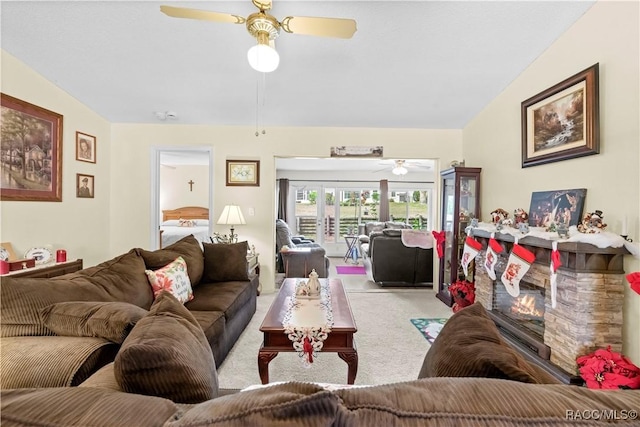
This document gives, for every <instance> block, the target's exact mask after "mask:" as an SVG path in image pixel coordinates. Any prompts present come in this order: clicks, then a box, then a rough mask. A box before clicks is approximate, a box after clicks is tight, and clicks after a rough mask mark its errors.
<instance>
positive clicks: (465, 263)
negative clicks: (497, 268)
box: [460, 236, 482, 276]
mask: <svg viewBox="0 0 640 427" xmlns="http://www.w3.org/2000/svg"><path fill="white" fill-rule="evenodd" d="M481 249H482V243H480V242H478V241H477V240H476V239H474V238H473V237H471V236H467V238H466V239H465V241H464V249H463V250H462V259H461V260H460V264H461V265H462V271H464V275H465V276H466V275H467V274H469V273H468V270H469V264H471V260H472V259H474V258H475V257H476V255H478V253H480V250H481Z"/></svg>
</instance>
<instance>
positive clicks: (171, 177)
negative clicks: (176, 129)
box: [150, 147, 214, 249]
mask: <svg viewBox="0 0 640 427" xmlns="http://www.w3.org/2000/svg"><path fill="white" fill-rule="evenodd" d="M212 165H213V148H212V147H152V149H151V173H152V177H151V184H152V185H151V187H152V188H151V191H152V193H151V221H150V223H151V233H150V235H151V248H153V249H158V248H160V247H166V246H168V245H170V244H171V243H173V242H175V241H177V240H179V239H181V238H182V237H185V236H187V235H189V234H193V235H194V236H196V238H197V239H198V240H199V241H209V240H208V239H209V236H210V235H211V231H212V224H213V222H212V218H211V212H212V211H213V188H214V183H213V176H214V174H213V166H212Z"/></svg>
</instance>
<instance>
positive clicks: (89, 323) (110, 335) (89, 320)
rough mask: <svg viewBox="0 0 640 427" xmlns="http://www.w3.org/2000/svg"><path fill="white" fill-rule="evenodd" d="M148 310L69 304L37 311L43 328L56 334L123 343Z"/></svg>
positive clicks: (119, 304) (120, 304)
mask: <svg viewBox="0 0 640 427" xmlns="http://www.w3.org/2000/svg"><path fill="white" fill-rule="evenodd" d="M146 314H147V310H145V309H143V308H140V307H138V306H136V305H133V304H129V303H126V302H95V301H71V302H59V303H56V304H51V305H50V306H48V307H45V308H44V309H42V310H40V315H41V316H42V321H43V323H44V325H45V326H46V327H47V328H48V329H50V330H51V331H53V332H54V333H55V334H56V335H63V336H68V337H98V338H104V339H106V340H109V341H112V342H114V343H117V344H122V341H124V339H125V338H126V337H127V335H128V334H129V332H130V331H131V329H132V328H133V325H135V324H136V322H137V321H138V320H140V319H142V318H143V317H144V316H145V315H146Z"/></svg>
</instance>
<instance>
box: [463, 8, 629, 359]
mask: <svg viewBox="0 0 640 427" xmlns="http://www.w3.org/2000/svg"><path fill="white" fill-rule="evenodd" d="M638 16H639V3H638V2H610V1H600V2H599V3H597V4H595V5H594V6H593V7H592V8H591V9H590V10H589V11H588V12H587V13H586V14H585V15H584V16H583V17H582V18H581V19H580V20H579V21H578V22H576V24H575V25H573V27H571V28H570V29H569V30H568V31H567V32H566V33H565V34H563V35H562V36H561V37H560V38H559V39H558V40H557V41H556V42H555V43H554V44H553V46H551V47H550V48H549V49H548V50H547V51H546V52H544V53H543V54H542V55H541V56H540V57H539V58H538V59H537V60H536V61H534V62H533V63H532V64H531V65H530V66H529V67H528V68H527V69H526V70H525V71H524V72H523V73H522V74H521V75H520V76H519V77H518V78H517V79H516V80H515V81H514V82H512V83H511V84H510V85H509V87H507V88H506V89H505V90H504V91H503V93H502V94H501V95H500V96H498V97H497V98H496V99H495V100H494V101H493V102H491V103H490V104H489V105H488V106H487V107H486V108H485V109H484V111H482V112H481V113H480V114H478V116H476V117H475V118H474V119H473V121H472V122H471V123H469V124H468V126H466V127H465V128H464V131H463V132H464V133H463V141H464V157H465V159H466V161H467V165H470V166H479V167H482V168H483V171H482V201H481V202H482V218H483V219H485V220H487V219H488V218H489V212H491V211H492V210H494V209H496V208H498V207H500V208H504V209H506V210H508V211H512V210H513V209H515V208H518V207H522V208H525V209H528V207H529V202H530V197H531V192H533V191H541V190H554V189H568V188H586V189H587V197H586V203H585V212H593V211H594V210H596V209H600V210H602V211H603V212H604V215H605V217H604V218H605V222H606V223H608V224H609V229H610V231H612V232H616V233H619V232H620V228H621V222H622V218H623V217H624V216H626V217H627V218H628V221H629V234H630V235H631V237H632V238H633V239H634V241H636V242H638V241H640V227H639V218H638V214H639V212H640V198H639V194H640V175H639V170H640V168H639V166H640V143H639V141H640V131H639V118H640V110H639V102H640V101H639V94H640V88H639V81H640V75H639V72H638V67H639V64H640V58H639V52H640V48H639V46H638V39H639V26H638ZM595 63H599V64H600V80H599V81H600V154H598V155H594V156H589V157H584V158H579V159H572V160H567V161H563V162H556V163H551V164H547V165H541V166H534V167H529V168H525V169H522V168H521V150H520V146H521V145H520V141H521V139H520V103H521V102H522V101H524V100H526V99H528V98H529V97H531V96H533V95H535V94H537V93H539V92H541V91H543V90H545V89H547V88H548V87H551V86H553V85H554V84H556V83H558V82H560V81H562V80H564V79H565V78H567V77H569V76H572V75H573V74H575V73H577V72H579V71H582V70H584V69H585V68H587V67H589V66H591V65H593V64H595ZM624 261H625V270H626V271H627V272H633V271H638V270H640V262H639V260H638V259H634V258H633V257H631V256H627V257H626V258H625V260H624ZM624 318H625V321H624V322H625V323H624V331H623V333H624V342H625V345H624V352H625V353H626V354H627V355H628V356H629V357H630V358H631V359H632V360H633V361H634V362H635V363H636V364H640V334H638V325H640V295H638V294H636V293H634V292H633V291H631V290H630V289H629V288H628V286H627V289H626V292H625V302H624Z"/></svg>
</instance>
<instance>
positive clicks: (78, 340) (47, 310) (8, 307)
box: [0, 236, 259, 389]
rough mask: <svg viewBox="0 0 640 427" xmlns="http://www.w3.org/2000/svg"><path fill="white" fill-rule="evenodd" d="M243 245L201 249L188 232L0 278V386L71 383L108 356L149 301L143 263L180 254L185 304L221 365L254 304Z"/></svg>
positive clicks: (156, 264) (153, 265)
mask: <svg viewBox="0 0 640 427" xmlns="http://www.w3.org/2000/svg"><path fill="white" fill-rule="evenodd" d="M246 250H247V244H246V242H242V243H239V244H235V245H208V244H205V245H204V250H203V249H202V248H201V246H200V244H199V243H198V241H197V240H196V239H195V238H194V237H193V236H188V237H185V238H184V239H182V240H180V241H178V242H176V243H174V244H173V245H171V246H168V247H166V248H164V249H161V250H157V251H147V250H144V249H139V248H137V249H132V250H131V251H129V252H127V253H125V254H122V255H120V256H118V257H116V258H114V259H112V260H109V261H106V262H104V263H102V264H99V265H97V266H95V267H90V268H86V269H83V270H80V271H78V272H76V273H71V274H66V275H64V276H59V277H54V278H47V279H39V278H38V279H31V278H11V277H5V278H3V279H2V283H1V286H0V290H1V296H0V297H1V298H0V309H1V316H0V334H1V336H2V339H1V342H0V345H1V346H2V357H1V358H0V368H1V371H0V373H1V374H2V388H3V389H6V388H23V387H60V386H75V385H79V384H81V383H82V382H83V381H84V380H86V379H87V378H88V377H89V376H91V375H92V374H93V373H94V372H95V371H96V370H98V369H100V368H101V367H102V366H104V365H105V364H108V363H109V362H113V361H114V359H115V358H116V355H117V354H118V351H119V349H120V345H121V344H122V342H123V341H124V339H125V338H126V336H127V335H128V333H129V332H130V331H131V330H132V329H133V328H134V325H135V323H136V322H137V321H138V320H140V319H141V318H143V317H144V316H145V315H146V314H147V313H148V310H149V309H150V307H151V306H152V303H153V301H154V296H153V292H152V289H151V286H150V285H149V282H148V280H147V276H146V274H145V269H151V270H155V269H157V268H160V267H162V266H164V265H166V264H168V263H170V262H171V261H173V260H174V259H175V258H176V257H178V256H182V257H183V258H184V259H185V260H186V262H187V272H188V275H189V278H190V281H191V283H192V287H193V294H194V298H193V300H191V301H189V302H187V303H186V304H185V307H186V308H187V310H189V311H190V313H191V314H192V315H193V317H194V318H195V319H196V321H197V323H198V325H199V327H200V328H201V329H202V330H203V332H204V335H205V337H206V340H207V342H208V344H209V346H210V349H211V351H212V354H213V358H214V360H215V365H216V366H220V364H221V363H222V362H223V361H224V359H225V357H226V356H227V354H228V353H229V351H230V350H231V348H232V347H233V344H234V343H235V342H236V341H237V339H238V337H239V336H240V334H241V333H242V331H243V330H244V328H245V327H246V325H247V324H248V323H249V321H250V319H251V317H252V316H253V314H254V313H255V310H256V298H257V292H258V291H257V290H258V280H259V278H258V276H256V275H252V276H251V277H249V274H248V271H247V265H246ZM54 307H55V308H54ZM45 316H46V317H45ZM114 330H115V331H114ZM61 335H62V336H61Z"/></svg>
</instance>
